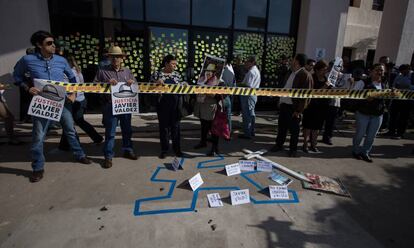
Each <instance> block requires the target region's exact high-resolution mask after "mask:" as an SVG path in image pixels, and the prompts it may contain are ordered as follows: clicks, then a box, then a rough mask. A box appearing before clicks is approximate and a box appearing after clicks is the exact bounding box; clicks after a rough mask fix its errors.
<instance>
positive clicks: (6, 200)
mask: <svg viewBox="0 0 414 248" xmlns="http://www.w3.org/2000/svg"><path fill="white" fill-rule="evenodd" d="M87 119H88V120H89V121H91V122H92V123H93V124H94V125H95V126H97V127H98V130H99V132H101V133H102V132H103V129H102V127H100V116H99V115H88V116H87ZM234 119H235V121H234V125H235V127H236V128H239V127H240V126H241V118H240V117H239V116H237V117H234ZM276 124H277V119H276V116H275V115H273V113H270V112H263V113H259V114H258V120H257V127H258V128H257V133H258V135H257V136H256V137H255V138H254V139H253V140H251V141H249V140H240V139H237V137H236V136H237V135H235V136H234V138H233V139H232V140H231V141H230V142H226V141H220V150H221V152H222V155H223V157H216V158H212V157H205V155H204V154H205V153H206V152H207V151H208V149H204V150H203V149H202V150H194V149H193V148H192V147H193V146H194V145H195V144H196V143H197V142H198V137H199V122H198V120H197V119H195V118H193V117H190V118H188V119H186V120H184V121H183V124H182V130H183V132H182V137H183V141H182V143H183V151H186V152H188V153H189V154H191V155H194V156H195V157H194V158H191V159H190V158H189V159H185V161H184V164H183V170H179V171H176V172H175V171H172V170H169V166H168V163H171V162H172V159H173V157H172V154H169V155H170V156H169V157H167V158H166V159H164V160H160V159H159V158H158V154H159V150H160V147H159V141H158V126H157V120H156V119H154V116H152V117H151V116H146V117H134V119H133V125H134V135H133V140H134V145H135V148H136V151H137V153H138V155H140V156H141V157H140V159H139V160H138V161H131V160H126V159H123V158H121V157H116V158H115V159H114V167H113V168H111V169H108V170H105V169H102V168H101V166H100V164H101V163H102V162H103V156H102V153H101V149H102V147H101V146H97V145H94V144H92V143H90V142H91V140H90V139H89V138H88V137H86V136H85V135H83V133H82V132H81V131H80V136H81V142H82V143H83V144H84V148H85V150H86V151H87V154H88V155H90V156H91V157H92V159H93V162H94V163H93V164H92V165H82V164H78V163H75V162H74V159H73V157H72V156H71V154H70V153H68V152H60V151H57V150H56V147H57V143H58V142H59V135H60V131H52V132H51V133H50V135H49V136H48V138H47V140H46V141H45V155H46V160H47V163H46V166H45V170H46V174H45V178H44V179H43V180H42V181H41V182H39V183H36V184H31V183H29V180H28V176H29V175H30V156H29V146H30V137H31V136H30V135H31V128H30V124H18V128H17V131H18V135H19V137H20V138H21V139H23V140H24V141H26V142H27V143H26V144H24V145H23V146H8V145H6V144H2V145H0V247H249V248H250V247H269V248H270V247H364V248H366V247H398V248H400V247H414V239H413V238H412V230H414V213H413V209H414V200H413V198H412V196H413V195H414V187H413V184H414V183H413V182H414V160H413V157H414V156H413V155H412V153H411V152H412V149H413V148H414V134H413V133H412V130H409V133H408V135H407V137H406V139H401V140H392V139H387V138H384V137H378V138H377V139H376V141H375V146H374V149H373V159H374V163H371V164H370V163H366V162H363V161H357V160H355V159H352V158H351V156H350V152H351V146H350V145H351V136H352V128H353V122H352V119H347V120H345V121H344V122H341V124H340V125H338V129H339V130H338V131H337V132H336V133H335V135H336V137H335V138H334V140H333V142H334V146H327V145H324V144H319V147H320V150H321V153H313V154H304V153H300V152H299V154H298V155H299V157H298V158H290V157H287V155H286V154H285V153H283V152H281V153H268V154H266V157H267V158H269V159H272V160H274V161H276V162H278V163H280V164H283V165H285V166H287V167H289V168H291V169H294V170H299V171H305V172H311V173H315V174H320V175H325V176H329V177H338V178H340V179H341V181H342V182H343V183H344V185H345V186H346V187H347V189H348V190H349V191H350V192H351V194H352V198H345V197H340V196H335V195H331V194H325V193H319V192H316V191H309V190H305V189H303V188H302V186H301V184H300V182H299V181H298V180H294V182H293V183H292V184H291V185H289V189H291V190H293V191H295V192H296V194H297V196H298V199H299V202H298V203H293V202H291V203H284V204H282V203H279V204H271V203H269V204H253V203H251V204H246V205H240V206H231V204H230V202H229V199H228V195H229V190H226V189H225V188H230V187H238V188H241V189H249V190H250V194H251V196H252V198H254V199H255V200H257V201H264V202H266V201H269V196H268V193H267V192H266V191H265V190H263V188H265V187H267V186H268V185H269V184H272V182H271V181H270V180H269V179H268V178H267V176H268V175H267V174H266V173H253V174H248V175H244V176H243V175H237V176H233V177H227V176H226V175H225V174H224V173H223V166H224V165H225V164H230V163H234V162H237V161H238V159H239V158H240V157H241V156H242V155H243V154H242V152H241V150H242V149H243V148H249V149H250V150H260V149H263V148H265V149H269V148H270V147H271V146H272V145H273V142H274V139H275V129H276ZM1 134H4V132H3V131H2V133H1ZM5 140H6V139H5V138H4V136H3V137H0V142H2V141H3V142H4V141H5ZM120 142H121V138H120V136H119V135H118V136H117V144H116V151H117V154H118V155H120V151H119V148H120ZM300 144H301V143H300ZM198 172H199V173H200V174H201V175H202V177H203V180H204V182H205V183H204V184H203V185H202V187H203V188H205V190H203V191H200V192H199V193H198V194H194V192H192V191H191V189H189V187H188V185H186V183H185V182H186V180H188V179H189V178H190V177H192V176H193V175H195V174H196V173H198ZM213 187H217V188H220V189H217V190H215V191H211V190H210V191H209V190H207V189H209V188H213ZM223 188H224V189H223ZM213 192H218V193H220V195H221V196H222V197H223V198H224V207H222V208H217V209H213V208H209V207H208V202H207V199H206V194H208V193H213ZM290 196H291V198H292V197H293V196H292V195H290ZM148 198H153V199H150V200H148ZM143 199H147V200H143ZM137 200H140V201H139V203H140V205H139V209H137V205H136V201H137ZM178 210H180V211H178ZM168 211H169V213H165V214H163V212H168ZM154 212H155V213H156V214H149V213H154ZM134 213H135V214H137V213H139V214H145V213H147V215H139V216H136V215H134Z"/></svg>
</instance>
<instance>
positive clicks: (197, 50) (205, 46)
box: [192, 32, 228, 83]
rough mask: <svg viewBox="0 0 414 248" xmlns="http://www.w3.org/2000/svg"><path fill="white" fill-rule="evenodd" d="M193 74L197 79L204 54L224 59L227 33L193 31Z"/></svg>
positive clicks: (226, 48)
mask: <svg viewBox="0 0 414 248" xmlns="http://www.w3.org/2000/svg"><path fill="white" fill-rule="evenodd" d="M192 47H193V48H194V64H193V68H194V75H192V76H194V77H195V79H194V80H193V82H194V83H195V81H196V80H197V79H198V76H199V75H200V71H201V67H202V66H203V62H204V58H205V56H206V54H209V55H213V56H216V57H219V58H223V59H225V58H226V57H227V55H228V35H227V34H225V33H216V32H194V35H193V44H192Z"/></svg>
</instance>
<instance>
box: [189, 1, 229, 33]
mask: <svg viewBox="0 0 414 248" xmlns="http://www.w3.org/2000/svg"><path fill="white" fill-rule="evenodd" d="M232 11H233V2H232V0H220V1H211V0H193V24H194V25H199V26H210V27H219V28H230V27H231V18H232Z"/></svg>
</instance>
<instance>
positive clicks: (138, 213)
mask: <svg viewBox="0 0 414 248" xmlns="http://www.w3.org/2000/svg"><path fill="white" fill-rule="evenodd" d="M221 160H224V157H223V156H221V155H220V156H219V157H218V158H215V159H210V160H206V161H201V162H198V164H197V169H212V168H220V167H221V168H224V166H225V165H212V166H204V164H207V163H212V162H217V161H221ZM184 161H185V159H184V158H182V159H181V161H180V164H181V167H182V168H184V167H183V165H184ZM160 170H166V168H165V167H160V166H159V167H157V169H156V170H155V172H154V173H153V175H152V176H151V179H150V180H151V181H152V182H167V183H171V184H170V188H169V190H168V193H167V194H166V195H164V196H156V197H149V198H143V199H138V200H136V201H135V207H134V215H135V216H141V215H155V214H168V213H182V212H193V211H194V210H195V207H196V204H197V200H198V193H199V192H200V191H210V190H240V188H239V187H237V186H232V187H205V188H198V189H197V190H195V191H194V193H193V199H192V200H191V206H190V207H188V208H173V209H160V210H148V211H140V205H141V203H142V202H148V201H159V200H163V199H169V198H171V197H172V195H173V193H174V188H175V185H176V184H177V180H169V179H157V175H158V173H159V172H160ZM256 173H258V172H257V171H249V172H243V173H241V174H240V175H241V176H242V177H243V178H244V179H246V180H247V181H248V182H249V183H251V184H252V185H253V186H255V187H256V188H258V189H259V190H263V189H264V188H263V187H262V186H261V185H260V184H258V183H257V182H255V181H254V180H253V179H251V178H249V177H248V176H247V175H249V174H256ZM288 191H289V192H290V193H291V195H292V199H289V200H256V199H255V198H254V197H252V196H250V200H251V202H252V203H253V204H275V203H280V204H282V203H298V202H299V198H298V196H297V193H296V192H295V191H294V190H288Z"/></svg>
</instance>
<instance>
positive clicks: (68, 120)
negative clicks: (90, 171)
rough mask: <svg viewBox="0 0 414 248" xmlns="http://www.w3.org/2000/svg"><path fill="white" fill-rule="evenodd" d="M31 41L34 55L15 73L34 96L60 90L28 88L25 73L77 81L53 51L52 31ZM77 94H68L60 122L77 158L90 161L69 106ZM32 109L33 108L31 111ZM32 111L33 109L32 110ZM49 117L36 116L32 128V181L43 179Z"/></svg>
mask: <svg viewBox="0 0 414 248" xmlns="http://www.w3.org/2000/svg"><path fill="white" fill-rule="evenodd" d="M30 42H31V43H32V44H33V46H35V47H36V51H35V53H34V54H29V55H25V56H23V57H22V58H21V59H20V60H19V61H18V62H17V64H16V66H15V67H14V72H13V76H14V79H15V80H16V83H17V84H18V85H20V87H22V88H23V89H25V90H26V91H28V92H29V93H30V94H32V95H33V96H36V95H42V94H43V95H48V96H51V95H55V94H56V93H57V90H56V91H55V88H52V87H46V88H43V89H41V88H39V87H28V86H27V85H26V84H25V83H24V82H25V73H30V76H31V78H32V79H35V78H36V79H45V80H54V81H60V82H62V81H63V80H64V77H65V75H66V76H67V77H68V78H69V82H71V83H76V78H75V75H74V74H73V72H72V69H71V68H70V66H69V64H68V62H67V61H66V59H64V58H63V57H61V56H59V55H56V54H54V53H55V51H56V46H55V40H54V37H53V35H52V34H50V33H48V32H46V31H38V32H36V33H34V34H33V35H32V37H31V38H30ZM75 97H76V94H68V95H67V97H66V100H65V103H64V107H63V110H62V113H61V117H60V123H61V125H62V128H63V132H64V134H65V135H66V136H67V139H68V142H69V145H70V147H71V149H72V151H73V153H74V155H75V157H76V160H77V161H78V162H80V163H83V164H90V163H91V161H90V160H89V159H88V158H87V157H86V155H85V153H84V151H83V149H82V147H81V146H80V144H79V141H78V140H77V138H76V132H75V128H74V125H73V118H72V113H71V111H70V110H69V109H68V107H69V105H70V104H71V103H72V102H73V101H74V100H75ZM29 111H30V110H29ZM29 113H30V112H29ZM50 123H51V120H50V118H46V116H45V117H39V115H38V116H33V131H32V147H31V153H32V168H33V174H32V175H31V177H30V181H31V182H38V181H40V180H41V179H42V178H43V173H44V170H43V168H44V163H45V157H44V155H43V141H44V138H45V136H46V133H47V130H48V126H49V124H50Z"/></svg>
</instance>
